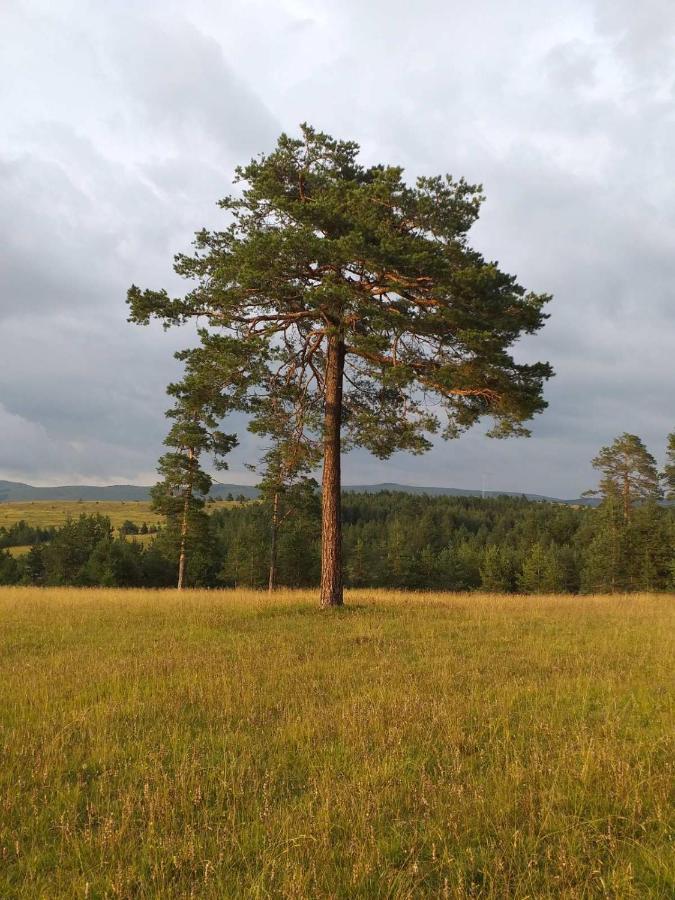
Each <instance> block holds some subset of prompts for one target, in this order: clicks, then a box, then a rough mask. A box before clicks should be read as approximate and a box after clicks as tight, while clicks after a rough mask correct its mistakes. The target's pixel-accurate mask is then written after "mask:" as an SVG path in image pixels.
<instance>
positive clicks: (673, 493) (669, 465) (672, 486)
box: [662, 431, 675, 500]
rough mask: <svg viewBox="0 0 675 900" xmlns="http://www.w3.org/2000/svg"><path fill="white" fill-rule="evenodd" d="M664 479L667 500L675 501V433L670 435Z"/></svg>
mask: <svg viewBox="0 0 675 900" xmlns="http://www.w3.org/2000/svg"><path fill="white" fill-rule="evenodd" d="M662 477H663V483H664V485H665V489H666V498H667V499H668V500H675V431H673V432H671V434H669V435H668V446H667V447H666V465H665V468H664V470H663V476H662Z"/></svg>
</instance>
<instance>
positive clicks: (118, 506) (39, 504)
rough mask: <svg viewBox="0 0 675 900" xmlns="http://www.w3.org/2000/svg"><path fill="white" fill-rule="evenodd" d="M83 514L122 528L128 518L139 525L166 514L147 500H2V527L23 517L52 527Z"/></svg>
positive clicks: (160, 519)
mask: <svg viewBox="0 0 675 900" xmlns="http://www.w3.org/2000/svg"><path fill="white" fill-rule="evenodd" d="M82 515H85V516H94V515H99V516H107V517H108V518H109V519H110V523H111V525H112V526H113V528H119V527H120V525H121V524H122V523H123V522H125V521H126V520H127V519H128V520H129V521H130V522H133V523H134V524H135V525H142V524H143V522H145V523H146V524H147V525H162V524H163V523H164V519H163V517H162V516H160V515H159V514H158V513H156V512H154V511H153V510H152V508H151V506H150V502H149V501H145V500H22V501H18V500H17V501H14V500H12V501H9V502H5V503H0V526H4V527H5V528H9V527H10V526H11V525H14V524H15V523H16V522H20V521H21V520H23V521H24V522H26V523H27V524H28V525H32V526H34V527H40V528H48V527H49V526H50V525H55V526H59V525H63V524H64V523H65V522H66V521H67V520H68V519H76V518H77V517H78V516H82Z"/></svg>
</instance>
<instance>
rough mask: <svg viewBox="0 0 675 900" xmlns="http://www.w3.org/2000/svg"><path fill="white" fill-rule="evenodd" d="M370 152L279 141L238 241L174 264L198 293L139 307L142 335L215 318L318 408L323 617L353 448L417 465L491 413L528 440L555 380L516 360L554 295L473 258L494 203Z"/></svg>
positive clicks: (214, 326) (131, 298)
mask: <svg viewBox="0 0 675 900" xmlns="http://www.w3.org/2000/svg"><path fill="white" fill-rule="evenodd" d="M358 151H359V147H358V145H357V144H355V143H353V142H351V141H338V140H334V139H333V138H331V137H329V136H328V135H326V134H322V133H320V132H317V131H315V130H314V129H313V128H311V127H309V126H308V125H303V126H302V133H301V136H300V137H298V138H294V137H289V136H287V135H285V134H282V135H281V137H280V138H279V140H278V143H277V146H276V148H275V149H274V150H273V152H271V153H270V154H269V155H261V156H260V157H258V158H256V159H254V160H252V161H251V162H250V163H249V164H248V165H247V166H244V167H242V168H239V169H237V181H238V182H239V183H240V184H241V185H242V191H241V193H240V194H239V195H237V196H230V197H226V198H225V199H224V200H222V201H221V202H220V206H221V208H222V209H223V210H224V211H225V213H226V214H227V216H228V221H227V224H226V225H225V227H224V230H222V231H207V230H203V231H200V232H198V233H197V235H196V240H195V245H194V252H192V253H191V254H180V255H178V256H177V257H176V260H175V270H176V272H177V273H178V274H179V275H181V276H184V277H185V278H187V279H189V280H190V282H191V283H192V287H191V288H190V290H189V291H188V292H187V293H186V294H185V296H184V297H180V298H175V299H173V298H171V297H170V296H169V295H168V294H167V292H166V291H164V290H159V291H157V290H141V289H140V288H138V287H136V286H132V287H131V288H130V290H129V292H128V302H129V305H130V311H131V314H130V319H131V321H134V322H138V323H142V324H145V323H147V322H148V321H149V320H150V319H151V318H153V317H155V318H158V319H160V320H162V321H163V322H164V324H165V325H167V326H168V325H172V324H181V323H183V322H186V321H187V320H189V319H193V318H201V319H202V321H204V322H206V323H207V324H208V329H210V331H211V333H218V332H220V333H224V334H227V335H229V336H232V337H234V338H236V339H237V341H238V342H239V350H240V351H241V352H243V353H245V354H248V357H249V363H250V365H251V368H252V369H255V368H256V367H257V368H259V369H262V368H264V369H265V370H266V371H265V374H264V376H263V377H261V382H260V384H266V385H273V384H284V385H293V386H294V390H295V391H296V393H297V396H302V397H303V398H304V400H303V402H305V404H306V406H307V410H308V414H309V415H308V419H307V422H308V428H310V427H315V428H316V429H317V435H318V437H319V438H320V439H321V441H322V457H323V478H322V574H321V603H322V605H324V606H332V605H339V604H341V603H342V556H341V552H342V551H341V505H340V455H341V451H342V450H343V449H344V448H345V447H349V446H353V445H359V446H363V447H366V448H368V449H369V450H371V451H372V452H373V453H374V454H375V455H377V456H378V457H380V458H382V459H385V458H387V457H388V456H390V455H391V454H392V453H393V452H394V451H397V450H408V451H412V452H413V453H421V452H423V451H424V450H426V449H427V448H428V447H429V446H430V441H429V438H428V436H427V435H429V434H431V433H434V432H437V431H438V430H439V429H440V428H441V426H442V433H443V436H444V437H455V436H457V435H459V434H460V433H461V432H462V431H463V430H465V429H467V428H469V427H470V426H471V425H473V424H474V423H475V422H476V421H477V420H478V419H479V418H481V417H482V416H484V415H490V416H492V417H493V419H494V423H495V424H494V427H493V428H492V430H491V432H489V433H490V434H491V435H492V436H496V437H502V436H506V435H508V434H526V433H527V431H526V429H525V428H524V427H523V425H522V423H523V422H524V421H526V420H528V419H530V418H531V417H532V416H533V415H534V414H535V413H538V412H540V411H541V410H543V409H544V408H545V406H546V403H545V402H544V400H543V397H542V391H543V383H544V381H545V379H547V378H549V377H550V376H551V375H552V370H551V367H550V366H549V365H548V363H543V362H539V363H533V364H522V363H517V362H516V361H515V360H514V359H513V357H512V356H511V354H510V353H509V350H510V348H511V347H512V345H513V344H514V342H515V341H516V340H517V339H518V338H519V337H520V336H521V335H523V334H533V333H535V332H537V331H538V330H539V329H540V328H541V326H542V325H543V323H544V320H545V318H546V316H545V314H544V312H543V307H544V304H545V303H546V301H547V300H548V299H549V297H548V295H544V294H534V293H527V292H526V291H525V290H524V289H523V288H522V287H521V286H520V285H519V284H518V283H517V281H516V279H515V277H514V276H512V275H508V274H506V273H505V272H502V271H501V270H500V269H499V267H498V265H497V264H496V263H494V262H488V261H486V260H485V259H484V258H483V257H482V256H481V254H480V253H478V252H477V251H475V250H473V249H472V248H471V247H470V246H469V245H468V242H467V233H468V231H469V229H470V228H471V226H472V225H473V223H474V222H475V221H476V219H477V217H478V213H479V209H480V205H481V201H482V199H483V198H482V196H481V188H480V187H479V186H474V185H470V184H467V183H466V182H465V181H464V180H463V179H460V180H458V181H456V180H453V179H452V178H451V177H450V176H445V177H441V176H435V177H420V178H418V179H417V180H416V182H415V184H414V186H413V185H410V184H407V183H406V182H405V180H404V178H403V170H402V169H401V168H399V167H397V166H387V165H374V166H367V167H366V166H363V165H361V164H360V163H359V161H358ZM251 390H252V391H255V388H254V387H253V386H252V387H251ZM428 401H432V402H433V405H432V403H429V402H428ZM439 412H440V413H441V417H442V419H443V422H441V419H439ZM343 438H344V439H345V443H344V444H343Z"/></svg>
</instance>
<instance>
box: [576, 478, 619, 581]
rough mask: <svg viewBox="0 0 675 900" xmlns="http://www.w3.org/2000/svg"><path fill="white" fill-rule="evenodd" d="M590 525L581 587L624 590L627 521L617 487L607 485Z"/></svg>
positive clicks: (585, 547)
mask: <svg viewBox="0 0 675 900" xmlns="http://www.w3.org/2000/svg"><path fill="white" fill-rule="evenodd" d="M589 526H590V529H587V530H586V535H585V544H584V550H583V568H582V573H581V588H582V590H583V591H584V592H585V593H589V594H593V593H615V592H616V591H619V590H625V588H626V579H627V572H626V559H627V552H626V551H627V522H626V518H625V513H624V510H623V507H622V502H621V498H620V496H619V493H618V490H616V489H614V488H612V487H610V486H609V485H608V487H607V494H606V496H605V497H604V499H603V501H602V503H601V504H600V506H599V507H598V509H597V510H595V511H594V521H591V522H589Z"/></svg>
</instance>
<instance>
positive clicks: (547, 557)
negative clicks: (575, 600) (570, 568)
mask: <svg viewBox="0 0 675 900" xmlns="http://www.w3.org/2000/svg"><path fill="white" fill-rule="evenodd" d="M563 582H564V572H563V569H562V566H561V564H560V560H559V559H558V555H557V553H556V550H555V547H553V546H551V547H544V545H543V544H541V543H539V542H538V541H537V543H535V544H533V545H532V548H531V550H530V552H529V554H528V555H527V556H526V557H525V560H524V561H523V567H522V570H521V572H520V575H519V576H518V588H519V590H521V591H522V592H523V593H524V594H553V593H556V592H557V591H560V590H561V589H562V586H563Z"/></svg>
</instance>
